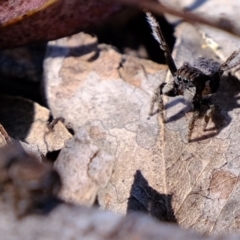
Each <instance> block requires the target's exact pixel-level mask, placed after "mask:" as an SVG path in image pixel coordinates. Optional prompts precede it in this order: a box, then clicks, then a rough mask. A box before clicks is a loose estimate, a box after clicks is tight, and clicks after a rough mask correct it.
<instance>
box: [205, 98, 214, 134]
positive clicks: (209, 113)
mask: <svg viewBox="0 0 240 240" xmlns="http://www.w3.org/2000/svg"><path fill="white" fill-rule="evenodd" d="M202 104H204V105H207V107H208V110H207V112H206V114H205V116H204V125H203V131H205V130H206V128H207V125H208V123H209V120H210V118H212V116H213V113H214V110H215V106H214V104H213V103H212V101H211V100H209V99H208V100H207V101H205V102H203V103H202Z"/></svg>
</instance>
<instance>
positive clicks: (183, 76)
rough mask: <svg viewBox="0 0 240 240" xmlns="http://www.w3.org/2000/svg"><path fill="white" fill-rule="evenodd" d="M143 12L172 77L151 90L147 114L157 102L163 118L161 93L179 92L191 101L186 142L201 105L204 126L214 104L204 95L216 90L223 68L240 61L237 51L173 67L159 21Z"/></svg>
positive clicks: (172, 94) (235, 64)
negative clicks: (221, 57) (221, 59)
mask: <svg viewBox="0 0 240 240" xmlns="http://www.w3.org/2000/svg"><path fill="white" fill-rule="evenodd" d="M146 15H147V20H148V22H149V24H150V26H151V28H152V33H153V36H154V38H155V39H156V40H157V41H158V43H159V45H160V48H161V49H162V50H163V51H164V55H165V58H166V62H167V64H168V67H169V70H170V72H171V74H172V76H173V81H172V82H168V83H162V84H161V85H160V86H159V87H158V88H157V89H156V90H155V92H154V96H153V99H152V103H151V108H150V112H149V115H150V116H151V115H152V114H153V108H154V104H155V102H157V103H158V109H159V112H160V115H161V117H162V120H163V121H165V118H164V115H163V99H162V95H163V94H164V95H167V96H171V97H174V96H177V95H183V96H184V98H185V99H186V100H188V101H189V102H191V103H192V104H193V116H192V118H191V120H190V122H189V125H188V129H189V130H188V136H187V140H188V141H189V140H190V138H191V134H192V130H193V128H194V122H195V120H196V119H197V118H198V117H199V114H200V108H201V105H203V104H204V105H206V106H207V107H208V110H207V112H206V115H205V118H204V120H205V124H204V129H205V128H206V126H207V124H208V122H209V119H210V118H211V116H212V114H213V111H214V105H213V104H212V102H211V99H210V98H206V97H209V96H210V95H211V94H213V93H215V92H216V91H217V90H218V87H219V83H220V78H221V76H222V75H223V73H224V71H227V70H229V69H231V68H233V67H236V66H237V65H239V64H240V50H237V51H235V52H233V53H232V55H231V56H230V57H229V58H228V59H227V60H226V62H224V63H223V64H220V63H218V62H216V61H214V60H213V59H207V58H204V57H200V58H198V59H197V60H196V61H195V63H194V64H193V65H191V64H190V63H187V62H186V63H184V64H183V66H182V67H180V68H179V69H177V67H176V65H175V62H174V60H173V58H172V56H171V53H170V50H169V47H168V45H167V43H166V41H165V39H164V36H163V34H162V32H161V28H160V26H159V24H158V23H157V21H156V19H155V18H154V17H153V16H152V14H151V13H149V12H147V13H146Z"/></svg>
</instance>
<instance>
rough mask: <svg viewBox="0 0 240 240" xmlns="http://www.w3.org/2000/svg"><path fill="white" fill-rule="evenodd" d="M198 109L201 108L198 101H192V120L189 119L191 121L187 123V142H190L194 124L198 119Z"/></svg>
mask: <svg viewBox="0 0 240 240" xmlns="http://www.w3.org/2000/svg"><path fill="white" fill-rule="evenodd" d="M200 108H201V105H200V101H199V99H195V100H194V101H193V109H194V110H193V115H192V118H191V120H190V121H189V124H188V135H187V140H188V142H190V139H191V136H192V131H193V128H194V123H195V121H196V120H197V119H198V118H199V115H200Z"/></svg>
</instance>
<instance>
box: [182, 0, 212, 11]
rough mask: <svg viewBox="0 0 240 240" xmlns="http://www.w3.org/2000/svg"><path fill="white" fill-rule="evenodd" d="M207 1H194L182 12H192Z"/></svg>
mask: <svg viewBox="0 0 240 240" xmlns="http://www.w3.org/2000/svg"><path fill="white" fill-rule="evenodd" d="M207 1H208V0H196V1H195V2H193V3H192V4H191V5H189V6H188V7H186V8H184V11H193V10H195V9H197V8H199V7H200V6H201V5H203V4H204V3H205V2H207Z"/></svg>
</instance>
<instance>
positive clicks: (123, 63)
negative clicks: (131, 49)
mask: <svg viewBox="0 0 240 240" xmlns="http://www.w3.org/2000/svg"><path fill="white" fill-rule="evenodd" d="M149 34H151V33H150V30H149ZM176 37H177V42H176V47H175V50H174V53H173V55H174V57H175V59H176V64H177V66H178V67H180V66H181V65H182V64H183V62H184V61H189V62H190V63H193V61H194V60H195V59H196V58H197V57H198V56H204V57H211V58H216V56H215V55H214V53H213V52H211V50H210V49H208V48H202V46H203V44H204V42H203V41H202V40H201V36H200V34H199V32H198V31H196V30H195V28H194V27H192V26H191V25H189V24H180V25H179V26H178V27H177V29H176ZM74 42H75V46H77V44H80V46H79V48H76V49H75V51H76V53H78V54H76V53H75V54H74V53H73V52H71V51H70V50H71V48H73V46H74ZM87 42H89V44H87ZM83 43H84V45H85V46H86V48H85V47H84V45H83ZM93 43H95V45H94V44H93ZM58 44H59V45H60V46H65V50H64V51H65V53H64V54H63V55H64V56H65V58H60V57H59V58H53V56H56V55H58V56H59V54H57V52H56V49H57V47H56V46H57V45H58ZM66 46H71V48H69V47H66ZM156 51H157V50H156ZM159 51H160V50H159ZM72 55H75V56H76V57H75V58H73V56H72ZM147 63H149V64H147ZM119 66H120V67H119ZM53 67H54V69H55V72H54V75H50V74H49V72H50V69H52V68H53ZM45 69H46V76H45V83H46V91H47V95H48V99H49V106H50V108H51V110H52V112H53V115H54V116H55V117H60V116H63V117H65V118H66V120H67V121H69V122H70V123H72V125H73V128H74V129H77V127H79V126H84V127H85V128H86V129H87V131H88V132H89V134H90V136H91V137H92V138H93V139H94V141H95V143H96V144H97V145H98V146H99V147H100V148H103V149H104V150H106V151H108V152H110V153H111V154H115V156H116V158H117V160H116V163H115V165H114V172H113V174H112V177H111V179H110V182H109V184H108V186H107V187H106V188H105V189H103V190H101V191H100V193H99V203H100V205H101V207H102V208H104V209H108V210H112V211H116V212H122V213H125V212H126V211H128V212H130V211H132V210H139V211H143V212H146V213H148V214H150V215H152V216H154V217H156V218H158V219H161V220H166V221H178V222H179V223H180V224H181V225H182V226H184V227H185V228H188V227H192V228H194V229H195V230H198V231H200V232H204V233H222V232H224V233H226V232H230V231H232V230H234V231H239V229H240V225H239V223H238V221H237V220H236V219H238V212H239V210H238V205H237V204H236V203H237V202H238V200H237V199H238V198H239V194H238V192H239V190H238V189H239V186H240V185H239V181H238V180H237V179H238V176H239V170H238V169H239V168H238V165H239V164H238V160H239V157H238V152H239V144H238V140H237V139H239V136H238V135H239V131H238V122H239V120H238V112H239V111H238V106H239V90H240V86H239V81H238V80H236V79H234V78H226V77H223V79H222V81H221V85H220V89H219V91H218V92H217V94H216V95H215V96H214V98H213V101H214V103H215V104H216V105H217V110H216V112H215V113H214V116H213V122H212V121H211V122H210V123H209V125H208V128H207V131H205V132H204V131H203V130H202V127H203V120H202V119H199V120H198V121H197V122H196V126H195V128H194V131H193V135H192V142H191V143H186V134H187V131H188V122H189V119H190V116H191V112H189V111H190V110H191V104H190V103H188V102H187V101H186V100H184V99H183V98H182V97H180V96H179V97H176V98H167V97H164V105H165V109H166V111H165V114H166V117H167V123H166V124H164V125H163V124H162V123H161V122H159V121H158V115H157V114H156V115H154V116H153V117H151V118H148V111H149V107H150V102H151V96H152V92H153V90H154V88H155V87H156V86H158V85H159V84H160V83H161V82H163V81H165V79H166V81H169V80H170V78H169V75H168V77H167V78H166V77H165V76H166V75H165V73H166V70H165V69H164V68H162V67H161V66H159V65H156V64H152V63H151V62H149V61H145V60H141V61H139V60H137V59H136V58H132V57H126V56H121V55H120V54H119V53H117V52H115V51H114V50H112V49H107V50H105V51H104V50H98V48H97V44H96V40H95V39H92V38H90V37H89V36H88V35H86V36H84V34H79V35H75V36H73V37H72V38H69V39H61V40H59V41H55V42H51V43H50V44H49V49H48V55H47V58H46V60H45ZM57 100H58V101H57ZM60 103H61V104H60ZM69 105H71V106H72V107H71V108H70V107H68V106H69ZM203 111H204V109H203ZM134 176H135V177H134ZM139 176H141V179H142V181H143V183H144V184H139V182H140V180H136V179H139ZM218 183H219V185H218ZM154 196H157V199H158V200H159V201H154V198H155V197H154ZM164 216H165V217H164ZM174 219H175V220H174Z"/></svg>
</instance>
